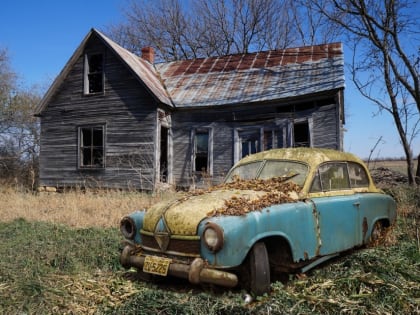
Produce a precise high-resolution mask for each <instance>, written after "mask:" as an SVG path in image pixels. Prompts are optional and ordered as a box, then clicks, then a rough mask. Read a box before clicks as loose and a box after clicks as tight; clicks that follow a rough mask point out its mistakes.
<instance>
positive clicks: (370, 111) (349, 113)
mask: <svg viewBox="0 0 420 315" xmlns="http://www.w3.org/2000/svg"><path fill="white" fill-rule="evenodd" d="M127 3H128V1H127V0H37V1H33V0H3V1H2V5H1V10H0V47H2V48H7V49H8V52H9V56H10V58H11V66H12V69H13V70H14V71H15V72H17V73H18V74H19V75H20V82H21V83H22V85H23V86H32V85H38V86H41V87H43V88H44V89H46V88H48V86H49V84H50V83H51V82H52V80H53V79H54V78H55V77H56V76H57V75H58V73H59V72H60V71H61V69H62V68H63V67H64V65H65V64H66V63H67V61H68V60H69V59H70V57H71V55H72V54H73V52H74V51H75V50H76V48H77V47H78V46H79V44H80V42H81V41H82V40H83V38H84V37H85V36H86V34H87V33H88V32H89V30H90V29H91V28H92V27H94V28H97V29H99V30H105V31H106V28H107V26H109V25H111V24H116V23H118V22H121V21H122V19H123V13H122V12H123V9H124V7H127ZM350 58H351V56H350V53H349V52H347V51H345V59H346V61H350ZM345 111H346V125H345V128H346V130H347V131H346V132H345V137H344V150H345V151H349V152H352V153H355V154H357V155H358V156H360V157H362V158H366V157H368V156H369V154H370V150H371V149H373V147H374V145H375V143H376V142H377V141H378V139H379V138H380V137H381V136H382V139H383V140H382V141H381V142H380V144H378V146H377V148H376V150H375V151H374V153H373V157H401V156H404V153H403V150H402V146H401V144H400V142H399V138H398V135H397V131H396V128H395V126H394V123H393V121H392V118H391V116H390V115H389V114H385V113H383V114H379V115H375V113H377V107H375V106H374V105H372V104H370V103H369V102H368V101H367V100H366V99H364V98H362V97H361V96H360V95H359V94H358V92H356V91H355V89H354V87H353V85H352V83H351V82H350V79H349V76H348V75H347V76H346V90H345ZM413 150H414V154H419V153H420V137H418V138H417V139H416V141H415V143H414V145H413Z"/></svg>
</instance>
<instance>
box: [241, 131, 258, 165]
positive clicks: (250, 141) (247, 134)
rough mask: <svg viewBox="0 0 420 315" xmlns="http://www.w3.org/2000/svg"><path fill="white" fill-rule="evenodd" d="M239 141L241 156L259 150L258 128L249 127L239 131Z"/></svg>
mask: <svg viewBox="0 0 420 315" xmlns="http://www.w3.org/2000/svg"><path fill="white" fill-rule="evenodd" d="M239 138H240V141H241V158H243V157H245V156H247V155H250V154H254V153H257V152H260V151H261V148H260V140H261V135H260V129H249V130H242V131H239Z"/></svg>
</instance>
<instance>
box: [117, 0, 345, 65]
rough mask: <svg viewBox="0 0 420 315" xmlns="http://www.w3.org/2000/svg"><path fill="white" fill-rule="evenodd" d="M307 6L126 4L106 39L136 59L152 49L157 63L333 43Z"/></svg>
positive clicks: (246, 0) (262, 1)
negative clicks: (122, 18) (123, 17)
mask: <svg viewBox="0 0 420 315" xmlns="http://www.w3.org/2000/svg"><path fill="white" fill-rule="evenodd" d="M306 2H307V1H306V0H300V1H298V2H296V1H293V0H216V1H207V0H194V1H193V0H191V1H189V2H186V1H180V0H157V1H153V2H152V1H144V0H131V2H130V5H129V7H128V9H127V10H126V11H125V15H126V18H127V19H126V20H127V21H126V23H123V24H118V25H113V26H110V28H109V33H110V36H111V37H113V39H114V40H116V41H117V42H119V43H120V44H121V45H122V46H124V47H126V48H127V49H129V50H131V51H133V52H135V53H137V54H139V53H140V50H141V48H142V47H145V46H153V47H155V49H156V53H157V59H158V60H165V61H171V60H180V59H191V58H199V57H209V56H222V55H228V54H235V53H248V52H251V51H262V50H270V49H281V48H286V47H290V46H292V45H294V46H297V45H305V44H311V45H312V44H316V43H324V42H325V41H330V40H334V39H335V38H336V35H337V33H336V32H333V31H332V28H331V26H328V23H330V21H329V20H328V19H326V18H325V17H324V16H323V15H320V14H318V15H317V16H315V13H316V12H314V11H310V10H311V9H312V8H311V7H310V6H307V5H306ZM187 5H188V6H187ZM297 6H298V7H297ZM307 17H311V19H310V20H307V19H306V18H307ZM330 25H331V23H330ZM307 30H310V31H307Z"/></svg>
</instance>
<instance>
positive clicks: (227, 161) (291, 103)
mask: <svg viewBox="0 0 420 315" xmlns="http://www.w3.org/2000/svg"><path fill="white" fill-rule="evenodd" d="M343 95H344V58H343V48H342V44H341V43H332V44H325V45H317V46H309V47H300V48H290V49H284V50H273V51H263V52H256V53H249V54H236V55H229V56H222V57H211V58H203V59H195V60H183V61H174V62H165V63H156V64H154V51H153V49H152V48H145V49H143V50H142V56H141V57H138V56H136V55H134V54H133V53H131V52H129V51H128V50H126V49H124V48H122V47H121V46H119V45H118V44H116V43H115V42H114V41H112V40H111V39H109V38H108V37H106V36H105V35H104V34H102V33H101V32H99V31H97V30H95V29H92V30H91V31H90V32H89V33H88V34H87V36H86V37H85V38H84V39H83V41H82V42H81V44H80V45H79V47H78V48H77V49H76V51H75V52H74V54H73V55H72V56H71V58H70V60H69V61H68V62H67V64H66V65H65V67H64V69H63V70H62V71H61V73H60V74H59V75H58V76H57V78H56V79H55V81H54V82H53V84H52V85H51V87H50V88H49V90H48V91H47V93H46V94H45V96H44V97H43V99H42V101H41V102H40V104H39V106H38V107H37V109H36V113H35V114H36V115H37V116H39V117H40V121H41V150H40V178H39V181H40V187H68V186H80V187H85V186H101V187H113V188H132V189H142V190H153V189H155V188H156V187H157V186H159V185H160V183H167V184H170V185H173V186H177V187H189V186H191V185H199V184H200V183H202V182H203V181H211V182H219V181H220V180H221V179H222V178H223V176H224V175H225V174H226V173H227V171H228V170H229V168H230V167H231V166H232V165H233V164H234V163H235V162H237V161H238V160H239V159H241V158H242V157H244V156H246V155H248V154H251V153H254V152H258V151H263V150H269V149H271V148H281V147H292V146H308V147H325V148H333V149H338V150H342V148H343V144H342V140H343V124H344V100H343Z"/></svg>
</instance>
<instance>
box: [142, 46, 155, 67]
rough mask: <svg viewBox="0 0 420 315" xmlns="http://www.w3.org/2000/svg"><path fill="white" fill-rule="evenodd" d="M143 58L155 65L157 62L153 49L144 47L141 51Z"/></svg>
mask: <svg viewBox="0 0 420 315" xmlns="http://www.w3.org/2000/svg"><path fill="white" fill-rule="evenodd" d="M141 57H142V58H143V59H144V60H146V61H148V62H150V63H151V64H153V63H154V62H155V50H154V49H153V47H144V48H142V49H141Z"/></svg>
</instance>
